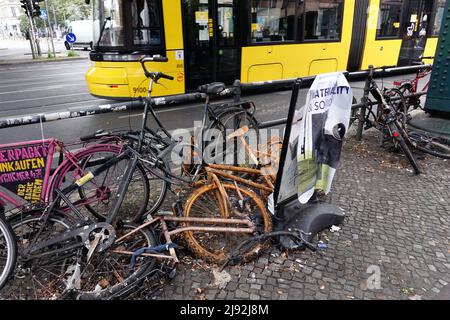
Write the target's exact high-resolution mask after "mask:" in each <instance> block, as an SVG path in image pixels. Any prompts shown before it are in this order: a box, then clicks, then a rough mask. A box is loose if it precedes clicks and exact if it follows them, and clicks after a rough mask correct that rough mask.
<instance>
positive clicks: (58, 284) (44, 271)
mask: <svg viewBox="0 0 450 320" xmlns="http://www.w3.org/2000/svg"><path fill="white" fill-rule="evenodd" d="M41 217H42V212H40V211H30V212H28V213H25V214H21V215H19V216H15V217H13V218H12V219H10V220H9V223H10V225H11V228H12V230H13V232H14V234H15V236H16V238H17V246H18V252H17V255H18V258H17V263H16V268H15V269H14V272H13V274H12V277H11V279H10V281H9V282H7V283H6V285H5V286H4V288H3V289H2V290H1V291H0V299H5V300H6V299H8V300H9V299H13V300H23V299H26V300H28V299H35V300H47V299H57V298H59V297H60V295H61V294H62V293H63V292H64V289H65V286H66V285H65V283H64V280H63V278H64V274H65V273H66V271H67V269H68V267H69V266H70V265H72V264H71V263H75V262H76V261H75V260H76V259H75V256H76V253H77V252H78V251H79V250H80V248H78V249H74V250H75V251H71V252H70V253H69V254H66V253H64V252H61V253H58V254H51V255H48V256H47V257H44V258H42V257H41V258H40V259H39V258H30V257H27V256H25V255H24V249H25V248H27V246H28V245H29V244H30V243H33V242H34V240H35V237H36V236H38V237H39V238H38V239H37V240H40V241H43V240H45V239H48V237H50V236H54V235H57V234H60V233H62V232H64V231H66V230H68V229H69V228H70V226H71V225H72V223H71V222H70V220H67V219H66V218H65V217H63V216H60V215H58V214H52V217H50V218H49V220H48V221H47V224H46V226H45V227H44V228H43V229H42V231H41V233H38V230H39V228H40V227H41V226H42V223H43V220H42V218H41ZM50 248H60V247H58V244H57V245H54V246H52V247H50ZM46 250H48V248H46Z"/></svg>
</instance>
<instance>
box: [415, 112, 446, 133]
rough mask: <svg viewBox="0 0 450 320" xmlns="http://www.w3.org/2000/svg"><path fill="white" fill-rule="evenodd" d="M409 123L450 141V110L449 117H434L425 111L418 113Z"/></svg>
mask: <svg viewBox="0 0 450 320" xmlns="http://www.w3.org/2000/svg"><path fill="white" fill-rule="evenodd" d="M409 125H410V126H412V127H414V128H416V129H419V130H422V131H426V132H429V133H431V134H434V135H437V136H440V137H442V138H445V139H448V140H449V141H450V110H449V114H448V118H444V117H435V116H433V117H432V116H430V115H429V114H427V113H425V112H420V113H416V114H415V115H414V116H413V118H412V119H411V120H410V122H409Z"/></svg>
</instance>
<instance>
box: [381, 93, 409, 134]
mask: <svg viewBox="0 0 450 320" xmlns="http://www.w3.org/2000/svg"><path fill="white" fill-rule="evenodd" d="M389 92H392V93H393V95H389ZM395 95H398V96H399V98H400V99H399V100H396V101H391V99H392V98H393V97H395ZM385 96H387V97H388V99H386V100H387V101H388V103H389V104H390V105H391V106H392V108H393V109H394V110H395V116H396V117H397V119H398V120H399V121H400V124H401V125H402V128H403V129H405V130H406V124H407V122H408V120H409V119H408V104H407V102H406V99H405V96H404V94H403V93H402V92H401V90H400V89H397V88H391V89H389V90H388V91H386V92H385Z"/></svg>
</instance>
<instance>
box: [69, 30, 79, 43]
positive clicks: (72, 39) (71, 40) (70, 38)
mask: <svg viewBox="0 0 450 320" xmlns="http://www.w3.org/2000/svg"><path fill="white" fill-rule="evenodd" d="M66 41H67V42H68V43H70V44H72V43H74V42H75V41H77V37H76V36H75V35H74V34H73V33H72V32H70V33H68V34H66Z"/></svg>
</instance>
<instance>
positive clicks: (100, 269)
mask: <svg viewBox="0 0 450 320" xmlns="http://www.w3.org/2000/svg"><path fill="white" fill-rule="evenodd" d="M136 227H138V225H136V224H133V223H128V222H126V223H124V224H123V225H121V226H118V227H117V228H116V229H115V231H116V238H119V237H121V236H123V235H125V234H127V233H128V232H130V231H132V230H134V229H135V228H136ZM156 245H157V241H156V238H155V236H154V234H153V232H151V231H150V230H149V229H146V228H143V229H140V230H139V231H137V232H136V233H134V234H133V235H131V236H129V237H127V238H125V239H124V240H123V241H121V242H120V243H114V244H113V245H112V246H111V247H109V248H108V249H106V250H105V251H104V252H96V253H94V254H93V256H92V258H91V259H90V261H89V262H87V261H86V259H85V258H86V257H85V256H84V257H83V258H84V259H83V261H82V266H81V271H82V272H81V275H80V278H79V281H80V283H79V289H78V290H77V299H81V300H90V299H113V298H121V297H124V296H125V295H127V294H129V293H130V291H131V290H134V289H136V288H137V286H138V284H139V283H140V281H142V280H144V278H145V276H146V275H147V274H149V272H150V271H151V270H153V268H154V266H155V264H156V260H155V259H154V258H151V257H144V256H139V257H137V259H136V260H135V263H134V264H132V263H131V262H132V259H131V258H132V255H131V253H133V252H135V251H136V250H138V249H141V248H150V247H154V246H156Z"/></svg>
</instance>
